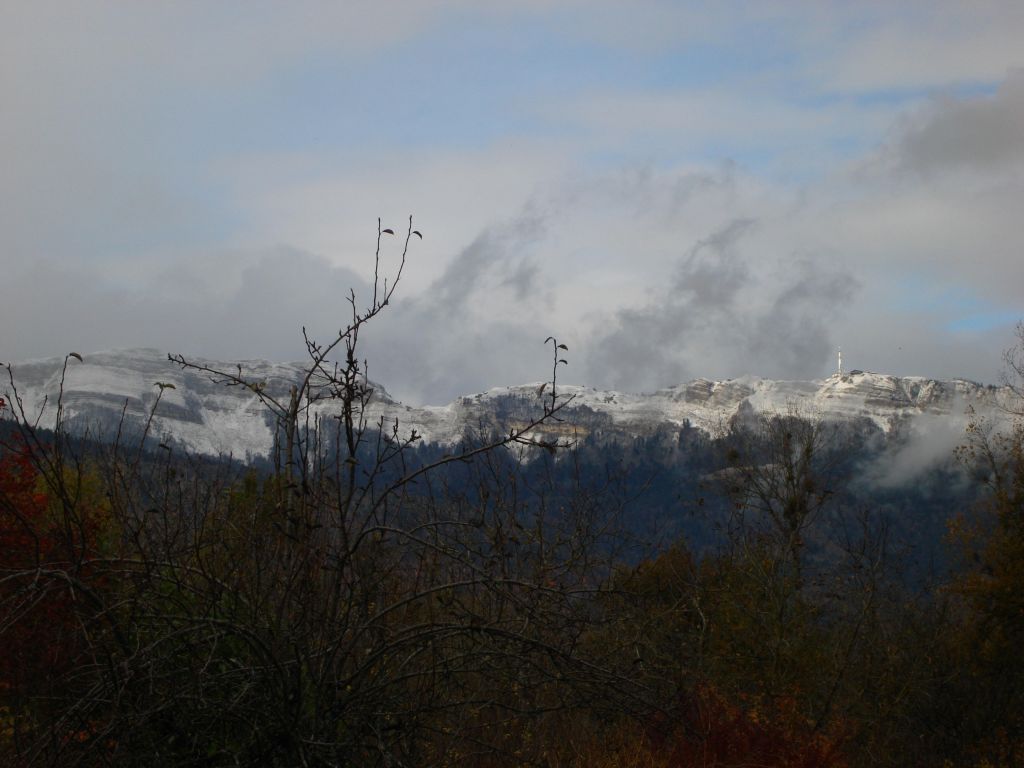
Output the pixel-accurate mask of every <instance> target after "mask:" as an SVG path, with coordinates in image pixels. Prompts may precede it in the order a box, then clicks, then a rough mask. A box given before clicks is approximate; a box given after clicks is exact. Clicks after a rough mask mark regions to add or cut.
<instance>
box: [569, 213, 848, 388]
mask: <svg viewBox="0 0 1024 768" xmlns="http://www.w3.org/2000/svg"><path fill="white" fill-rule="evenodd" d="M755 228H756V223H755V222H753V221H751V220H748V219H737V220H734V221H732V222H730V223H728V224H727V225H726V226H724V227H723V228H721V229H719V230H718V231H716V232H714V233H713V234H712V235H711V236H710V237H708V238H706V239H704V240H702V241H700V242H699V243H698V244H697V245H696V246H695V247H694V248H693V249H692V250H691V251H690V253H688V254H687V255H686V256H685V257H684V258H683V259H682V260H681V262H680V265H679V268H678V272H677V275H676V279H675V280H674V282H673V284H672V285H671V286H670V287H669V289H668V290H667V291H665V292H662V293H661V294H659V295H657V296H656V298H655V300H654V301H652V302H650V303H648V304H647V305H646V306H643V307H640V308H626V309H624V310H620V311H619V312H617V313H616V314H615V316H614V317H613V318H612V319H611V328H610V329H609V330H607V331H605V332H604V333H602V334H598V335H597V336H596V338H595V339H594V340H593V341H592V342H591V345H590V354H589V358H590V364H589V376H590V378H589V381H590V383H594V384H599V385H602V386H612V387H616V388H632V389H635V388H637V387H640V388H644V389H653V388H658V387H663V386H669V385H672V384H677V383H680V382H681V381H683V380H685V379H687V378H691V377H695V376H716V375H717V376H722V375H735V374H736V373H737V372H740V373H755V374H759V375H765V376H776V377H786V378H796V377H802V376H806V377H811V376H815V375H817V374H818V372H819V371H820V368H821V366H822V365H823V363H824V362H825V360H826V359H827V357H828V355H829V353H830V350H831V343H830V339H829V334H828V330H827V329H828V327H829V325H830V323H831V321H832V319H833V318H834V315H835V313H836V312H837V311H839V310H840V309H841V308H843V307H844V306H845V305H846V304H848V303H849V301H850V299H851V298H852V297H853V295H854V294H855V293H856V290H857V282H856V280H855V279H854V278H852V277H851V276H849V275H847V274H845V273H843V272H838V271H828V270H826V269H825V268H824V267H821V266H818V265H815V264H814V263H812V262H811V261H808V260H800V259H797V260H787V261H783V262H782V263H780V265H779V267H778V270H777V273H776V274H774V275H764V274H759V273H758V272H756V271H755V270H753V269H752V268H751V265H750V262H749V257H748V256H747V255H746V254H745V253H744V251H743V249H742V248H741V244H742V241H743V239H744V238H745V237H746V236H747V234H748V233H750V232H751V231H752V230H753V229H755ZM766 297H768V299H769V300H768V301H767V302H766V301H765V299H766Z"/></svg>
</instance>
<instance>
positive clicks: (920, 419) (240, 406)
mask: <svg viewBox="0 0 1024 768" xmlns="http://www.w3.org/2000/svg"><path fill="white" fill-rule="evenodd" d="M201 362H205V363H207V364H208V365H209V366H210V367H215V368H220V369H222V370H232V371H233V370H236V366H239V365H240V366H241V369H242V371H243V373H244V374H245V375H246V377H247V378H248V379H249V380H252V381H258V382H260V383H261V384H262V386H263V387H264V391H266V392H267V393H269V394H271V395H273V396H275V397H280V398H284V399H287V393H288V391H289V388H290V386H291V385H292V384H293V383H294V382H296V381H297V380H298V379H299V378H300V376H301V375H302V372H303V366H302V364H301V363H268V362H264V361H240V362H237V363H236V362H217V361H201ZM62 366H63V359H60V358H54V359H48V360H35V361H28V362H24V363H19V364H13V365H12V368H13V371H14V380H15V384H16V386H17V390H18V396H19V397H20V399H21V402H22V405H23V407H24V410H25V413H26V415H27V416H28V417H29V418H30V419H32V420H34V419H35V418H36V417H37V415H39V414H41V417H40V424H41V425H43V426H52V424H53V420H54V417H55V411H56V409H55V405H56V402H57V399H58V397H60V393H61V370H62ZM156 382H162V383H165V384H168V383H169V384H173V385H174V388H173V389H171V388H166V389H164V390H163V395H162V398H161V400H160V403H159V406H158V407H157V409H156V411H155V412H154V417H153V426H152V433H153V435H154V436H155V437H157V438H160V439H166V440H173V441H174V442H176V443H178V444H180V445H181V446H183V447H185V448H188V449H190V450H192V451H195V452H198V453H204V454H231V455H233V456H235V457H244V456H247V455H249V456H266V455H267V454H268V453H269V451H270V450H271V447H272V445H273V436H274V423H273V419H272V417H271V415H270V414H269V412H268V411H267V409H266V408H265V407H264V406H263V405H262V404H261V403H260V401H259V398H258V397H257V396H256V395H255V394H254V393H253V392H252V391H250V390H248V389H245V388H243V387H226V386H224V385H223V384H216V383H214V382H212V381H210V379H209V377H207V376H205V375H203V374H200V373H197V372H195V371H183V370H181V369H180V368H179V367H178V366H176V365H174V364H172V363H170V362H169V361H168V360H167V356H166V355H165V354H164V353H162V352H160V351H158V350H153V349H133V350H119V351H113V352H98V353H93V354H89V355H85V356H84V359H83V361H82V362H81V363H79V362H78V361H77V360H71V361H70V362H69V365H68V368H67V371H66V375H65V378H64V382H63V402H64V409H65V419H66V423H67V425H68V426H69V427H70V428H71V429H73V430H75V431H85V430H87V429H88V430H90V431H92V432H94V433H97V434H101V433H104V432H109V431H112V430H113V429H114V428H115V427H116V425H117V424H118V422H119V421H120V420H121V418H122V414H123V418H124V419H125V421H126V422H127V424H129V425H135V426H138V425H141V424H143V423H144V422H145V420H146V418H147V417H148V416H149V414H150V412H151V410H152V408H153V405H154V403H156V399H157V395H158V394H159V392H160V389H159V388H158V387H157V386H156V385H155V384H156ZM539 387H540V382H536V383H531V384H525V385H520V386H512V387H499V388H495V389H492V390H489V391H487V392H483V393H479V394H474V395H467V396H464V397H460V398H458V399H457V400H455V401H453V402H451V403H448V404H447V405H441V406H410V405H405V404H402V403H400V402H397V401H395V400H394V399H393V398H391V397H390V396H389V395H388V393H387V392H386V391H385V389H384V388H383V387H381V386H375V387H374V394H373V397H372V398H371V401H370V404H369V407H368V409H367V412H366V418H367V420H368V421H369V422H370V423H377V422H378V421H380V420H381V419H383V422H384V424H386V425H388V427H390V426H391V425H393V424H394V422H395V419H397V420H398V422H399V432H400V434H402V435H407V434H408V433H409V432H410V431H411V430H413V429H415V430H416V432H417V433H418V434H420V435H421V436H422V437H423V439H424V440H426V441H428V442H437V443H453V442H456V441H458V440H459V439H461V438H462V436H463V435H464V434H466V433H467V431H469V432H477V433H481V432H483V433H489V432H491V431H493V430H497V431H499V432H507V431H508V429H509V428H512V427H518V426H521V425H522V424H525V423H527V422H528V421H529V420H531V419H533V418H535V417H536V416H537V415H539V414H540V413H541V412H542V407H543V406H542V400H541V397H539V396H538V389H539ZM0 395H2V396H5V397H7V399H8V401H9V402H11V403H12V404H13V401H14V398H13V392H12V391H11V387H10V384H9V383H8V382H6V381H4V382H2V383H0ZM544 395H545V396H550V392H549V391H548V390H545V392H544ZM558 397H559V401H560V402H561V401H563V400H567V401H568V404H567V405H566V407H565V409H564V410H563V411H562V413H561V414H560V415H561V417H562V421H559V422H552V423H550V424H549V425H547V426H546V427H545V428H544V430H543V432H544V434H545V435H549V436H556V435H557V436H563V437H564V436H570V435H573V436H576V437H586V436H587V435H590V434H594V433H598V434H602V435H622V436H629V437H638V436H646V435H651V434H654V433H656V432H658V431H660V430H664V429H666V428H669V429H672V428H682V427H684V426H689V427H694V428H697V429H700V430H703V431H705V432H707V433H709V434H717V433H720V432H721V431H722V430H724V429H726V428H727V426H728V424H729V423H730V421H731V420H733V419H735V418H742V417H744V416H750V415H751V414H757V413H762V412H770V413H790V412H792V413H797V414H801V415H805V416H811V417H817V418H824V419H835V420H847V421H851V422H858V423H861V424H868V425H873V427H874V428H877V429H878V430H879V431H881V432H882V433H884V434H892V433H894V432H895V431H899V430H903V429H907V428H914V426H913V425H916V424H924V423H929V422H935V421H940V422H942V423H943V424H944V425H945V427H947V428H957V427H959V426H960V425H966V423H967V421H968V420H969V419H970V418H971V417H972V416H971V414H972V413H973V414H981V415H985V414H989V415H990V416H991V417H992V418H993V419H999V418H1002V416H1001V414H1002V411H1001V410H1000V408H999V406H1000V404H1001V403H1006V402H1008V400H1009V398H1010V393H1009V392H1008V391H1007V390H1006V389H1005V388H996V387H992V386H985V385H982V384H978V383H975V382H971V381H965V380H960V379H956V380H953V381H936V380H932V379H925V378H920V377H898V376H889V375H884V374H877V373H868V372H862V371H853V372H851V373H849V374H844V375H842V376H839V375H834V376H830V377H829V378H827V379H824V380H818V381H774V380H769V379H760V378H754V377H743V378H737V379H730V380H727V381H710V380H707V379H697V380H694V381H691V382H688V383H685V384H679V385H677V386H673V387H669V388H666V389H662V390H658V391H657V392H653V393H649V394H633V393H626V392H613V391H603V390H596V389H592V388H586V387H579V386H561V385H560V386H559V387H558ZM312 410H313V413H314V415H315V416H319V417H322V418H329V417H330V416H332V415H333V414H334V413H336V412H337V410H338V408H337V405H336V404H335V403H332V402H329V401H327V402H322V403H319V404H317V405H315V406H314V408H313V409H312ZM7 417H8V418H9V417H10V416H9V415H8V416H7Z"/></svg>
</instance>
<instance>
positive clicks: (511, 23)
mask: <svg viewBox="0 0 1024 768" xmlns="http://www.w3.org/2000/svg"><path fill="white" fill-rule="evenodd" d="M0 10H2V15H3V20H4V21H3V24H2V25H0V361H5V360H6V361H17V360H24V359H28V358H38V357H47V356H53V355H63V354H64V353H66V352H68V351H71V350H75V351H79V352H81V353H83V354H86V353H88V352H90V351H96V350H107V349H115V348H124V347H155V348H158V349H161V350H164V351H168V352H176V353H177V352H181V353H184V354H186V355H189V356H206V357H214V358H219V359H230V360H236V359H254V358H261V359H269V360H276V361H288V360H301V359H302V358H303V356H304V350H305V347H304V345H303V340H302V328H303V327H306V328H307V330H308V332H309V333H310V334H311V335H312V336H314V337H316V338H319V339H323V340H326V339H329V338H331V336H332V335H333V334H336V333H337V332H338V329H339V327H341V326H342V325H344V324H345V322H346V321H347V319H348V318H349V316H350V313H351V308H350V307H349V305H348V304H347V297H348V295H349V291H350V290H353V291H354V292H355V296H356V301H357V304H358V305H359V306H360V307H363V306H365V304H366V303H367V302H368V301H369V299H370V288H369V285H370V283H371V282H372V277H373V265H374V249H375V245H376V238H377V221H378V218H380V219H381V221H382V222H383V226H384V227H391V228H394V229H396V230H397V231H399V232H400V233H401V232H404V231H405V228H406V227H407V226H408V220H409V216H412V217H413V222H414V226H415V228H416V229H418V230H420V231H421V232H422V233H423V239H422V241H419V240H418V239H415V238H414V239H413V242H412V244H411V248H410V253H409V259H408V265H407V267H406V271H405V273H404V274H403V277H402V280H401V282H400V284H399V286H398V289H397V291H396V294H395V301H394V303H393V304H392V305H391V306H390V307H388V309H387V311H386V312H385V313H384V314H383V315H382V316H380V317H379V318H377V319H375V320H374V322H373V323H372V324H371V325H369V326H367V329H366V331H365V333H364V335H363V337H362V338H361V340H360V343H361V351H362V353H363V354H364V356H365V357H366V359H367V360H368V366H369V374H370V377H371V378H372V379H374V380H376V381H379V382H381V383H383V384H384V385H385V386H386V387H387V389H388V390H389V391H390V392H391V393H392V394H393V395H395V396H398V397H399V398H401V399H403V400H405V401H407V402H412V403H441V402H447V401H448V400H450V399H452V398H454V397H456V396H458V395H461V394H467V393H472V392H477V391H482V390H485V389H487V388H490V387H493V386H501V385H509V384H517V383H523V382H532V381H540V380H543V379H544V378H545V377H546V376H547V375H548V374H549V373H550V357H549V355H550V350H549V349H548V348H546V347H545V346H544V339H545V338H546V337H548V336H555V337H557V338H558V340H559V341H560V342H564V343H565V344H566V345H567V346H568V347H569V353H568V361H569V365H568V367H567V368H566V369H565V371H564V372H562V373H561V374H560V375H561V377H562V379H563V381H566V382H572V383H578V384H584V385H588V386H595V387H606V388H617V389H623V390H630V391H650V390H654V389H657V388H660V387H665V386H671V385H674V384H678V383H681V382H684V381H688V380H690V379H693V378H697V377H705V378H728V377H736V376H741V375H748V374H749V375H757V376H765V377H772V378H785V379H798V378H817V377H823V376H827V375H829V374H830V373H832V372H834V370H835V366H836V350H837V348H838V347H839V346H841V347H842V350H843V361H844V366H845V367H846V368H847V369H849V368H860V369H865V370H872V371H878V372H884V373H893V374H899V375H920V376H928V377H935V378H953V377H963V378H969V379H974V380H980V381H985V382H997V381H998V380H999V376H1000V371H1001V369H1002V353H1003V351H1004V350H1005V349H1007V348H1008V347H1010V346H1012V344H1013V342H1014V326H1015V324H1016V323H1017V322H1018V321H1019V320H1020V319H1021V318H1024V292H1022V290H1021V286H1024V253H1022V247H1021V241H1022V238H1021V226H1020V225H1021V218H1022V215H1024V46H1022V45H1021V44H1020V41H1021V40H1024V4H1022V3H1020V2H1019V0H1010V1H1008V2H987V1H986V0H972V2H970V3H964V2H962V0H950V1H947V0H928V1H927V2H915V1H914V0H901V2H899V3H889V2H878V3H875V2H856V3H854V2H847V1H846V0H843V1H842V2H839V1H837V2H828V0H815V1H814V2H796V1H793V2H770V1H769V0H762V1H761V2H732V1H730V0H723V1H721V2H715V3H698V2H683V1H679V2H659V1H657V0H631V1H630V2H621V1H615V0H586V1H585V2H584V0H578V1H577V0H547V1H544V2H541V0H524V1H523V2H501V3H498V2H486V1H485V0H465V1H459V0H452V1H451V2H429V1H428V0H420V1H417V2H413V1H412V0H409V1H408V2H405V1H403V0H391V1H390V2H387V3H381V2H362V1H361V0H352V1H350V2H330V3H327V2H324V3H319V2H306V1H304V0H296V2H290V3H278V2H269V1H267V2H262V1H261V0H247V1H246V2H241V1H239V2H229V1H227V0H225V1H224V2H206V3H198V2H195V3H192V2H186V3H180V2H159V1H158V0H154V2H146V3H137V2H128V1H127V0H126V1H125V2H119V3H108V2H80V3H67V2H48V1H47V0H34V1H33V2H15V0H0ZM386 240H387V239H386ZM400 245H401V240H400V238H396V239H395V240H393V241H386V242H385V245H384V248H383V250H382V270H383V271H384V272H385V273H387V272H389V271H393V270H394V269H395V267H396V265H397V259H398V255H399V252H400Z"/></svg>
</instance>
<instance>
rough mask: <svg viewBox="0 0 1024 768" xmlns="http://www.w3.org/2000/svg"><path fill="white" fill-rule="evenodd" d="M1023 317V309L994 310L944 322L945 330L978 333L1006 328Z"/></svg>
mask: <svg viewBox="0 0 1024 768" xmlns="http://www.w3.org/2000/svg"><path fill="white" fill-rule="evenodd" d="M1022 319H1024V311H1020V310H1017V311H1014V310H996V311H992V312H979V313H977V314H971V315H964V316H963V317H958V318H957V319H955V320H952V321H950V322H948V323H946V330H948V331H951V332H953V333H978V332H983V331H992V330H995V329H997V328H1008V327H1011V326H1013V325H1015V324H1016V323H1018V322H1020V321H1021V320H1022Z"/></svg>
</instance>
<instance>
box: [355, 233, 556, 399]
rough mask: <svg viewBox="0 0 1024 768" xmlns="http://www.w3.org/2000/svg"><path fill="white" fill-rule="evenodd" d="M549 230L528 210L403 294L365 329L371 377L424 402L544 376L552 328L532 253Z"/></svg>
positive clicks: (396, 392) (399, 394)
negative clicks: (543, 315)
mask: <svg viewBox="0 0 1024 768" xmlns="http://www.w3.org/2000/svg"><path fill="white" fill-rule="evenodd" d="M543 231H544V224H543V221H542V220H541V219H540V218H538V217H536V216H534V215H532V214H529V213H526V214H524V215H522V216H520V217H516V218H513V219H512V220H510V221H508V222H506V223H503V224H496V225H493V226H491V227H488V228H486V229H485V230H484V231H483V232H481V233H480V234H479V235H478V236H477V237H476V238H475V239H474V240H473V241H472V242H471V243H470V244H469V245H468V246H467V247H466V248H464V249H463V250H462V252H461V253H459V254H458V256H456V257H455V258H454V259H453V260H452V261H451V263H450V264H449V265H448V267H447V268H446V269H445V270H444V271H443V272H442V274H441V275H440V276H439V277H438V278H437V279H436V280H435V281H434V282H433V283H432V284H431V285H430V286H429V287H428V288H427V289H426V290H424V291H423V292H422V293H420V294H417V295H415V296H410V297H401V298H399V299H398V300H397V301H396V302H395V304H394V306H393V307H391V308H389V311H388V312H387V313H385V314H384V315H382V316H381V317H380V318H379V321H376V322H375V323H374V325H373V326H372V327H369V328H368V329H367V332H366V334H365V335H366V339H367V346H366V350H367V352H368V355H369V358H370V361H371V362H370V366H371V371H370V375H371V377H372V378H375V379H377V380H379V381H381V382H382V383H384V384H385V385H386V386H387V387H388V389H389V391H391V392H392V394H394V395H396V396H397V397H399V398H400V399H404V400H409V401H413V402H421V403H422V402H431V403H440V402H448V401H449V400H451V399H452V398H454V397H456V396H458V395H461V394H465V393H467V392H472V391H479V390H482V389H487V388H490V387H493V386H499V385H506V384H510V383H514V382H519V381H522V380H524V377H525V378H541V377H543V375H544V372H545V370H546V366H547V365H548V360H547V350H546V349H545V348H544V345H543V340H544V338H545V337H546V336H547V335H548V334H549V333H551V332H553V330H552V329H549V328H545V327H543V325H542V323H541V321H540V320H538V319H537V317H538V312H537V311H536V309H537V307H538V306H539V305H540V304H542V303H543V302H545V301H547V300H548V298H549V296H548V295H547V292H546V291H545V289H544V287H543V285H542V283H541V273H540V270H539V267H538V266H537V265H536V264H535V263H534V262H533V261H532V260H531V253H530V249H531V247H532V246H533V245H534V244H535V243H536V242H537V240H538V239H539V238H540V237H541V235H542V233H543ZM531 372H533V373H532V374H531Z"/></svg>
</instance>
